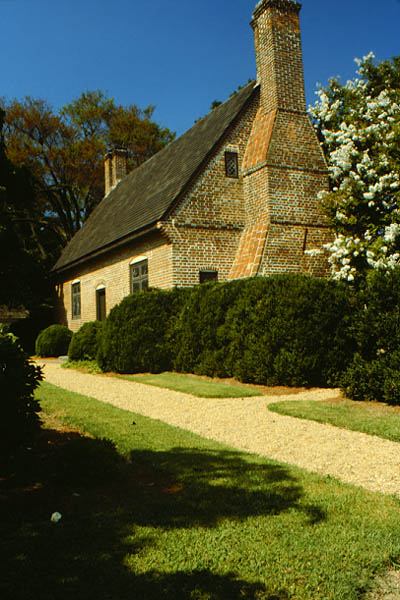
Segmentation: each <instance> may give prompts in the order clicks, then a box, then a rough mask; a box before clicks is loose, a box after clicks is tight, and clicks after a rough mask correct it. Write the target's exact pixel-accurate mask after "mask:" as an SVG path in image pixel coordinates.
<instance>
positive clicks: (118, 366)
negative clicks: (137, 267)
mask: <svg viewBox="0 0 400 600" xmlns="http://www.w3.org/2000/svg"><path fill="white" fill-rule="evenodd" d="M180 298H181V294H180V292H179V291H178V290H170V291H162V290H156V289H149V290H147V291H143V292H138V293H136V294H132V296H127V297H126V298H124V300H122V302H121V303H120V304H118V305H117V306H115V307H114V308H113V309H112V310H111V311H110V314H109V315H108V317H107V320H106V322H105V324H104V331H103V336H102V340H101V344H100V348H99V352H98V355H97V361H98V363H99V366H100V367H101V369H102V370H103V371H116V372H118V373H143V372H150V373H159V372H161V371H167V370H169V369H171V359H172V357H171V350H170V344H169V341H168V331H170V326H169V321H170V319H171V317H172V316H173V314H174V310H176V309H175V308H174V307H175V305H176V303H177V302H178V303H179V301H180Z"/></svg>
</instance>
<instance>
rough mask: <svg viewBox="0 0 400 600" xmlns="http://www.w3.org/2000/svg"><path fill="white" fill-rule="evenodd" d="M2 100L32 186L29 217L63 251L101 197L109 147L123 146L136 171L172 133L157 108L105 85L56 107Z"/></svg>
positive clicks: (10, 138)
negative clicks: (115, 95) (118, 97)
mask: <svg viewBox="0 0 400 600" xmlns="http://www.w3.org/2000/svg"><path fill="white" fill-rule="evenodd" d="M3 104H4V107H5V110H6V117H5V131H4V139H5V143H6V146H7V154H8V158H9V159H10V161H11V162H12V163H13V164H14V165H15V166H16V167H17V168H24V169H26V170H27V172H28V173H29V176H30V177H31V181H32V184H33V188H34V199H33V200H32V202H31V203H30V205H29V210H30V214H29V218H30V219H31V220H32V222H33V223H34V227H36V228H38V229H39V230H42V229H43V228H44V229H45V230H47V231H48V232H50V234H51V235H52V236H53V237H54V238H55V239H56V240H57V246H58V253H59V251H60V249H61V248H62V247H63V246H64V245H65V243H66V242H67V241H68V240H69V239H71V237H72V236H73V235H74V234H75V232H76V231H77V230H78V229H79V228H80V227H81V225H82V223H83V221H84V220H85V219H86V218H87V217H88V216H89V214H90V213H91V211H92V210H93V208H94V207H95V206H96V205H97V204H98V203H99V202H100V200H101V199H102V197H103V193H104V168H103V157H104V154H105V153H106V151H107V150H108V149H110V148H113V147H124V148H125V149H126V150H127V151H128V155H129V163H128V167H129V168H130V169H132V168H135V167H137V166H138V165H140V164H141V163H142V162H144V161H145V160H147V159H148V158H150V157H151V156H152V155H153V154H154V153H155V152H157V151H158V150H160V149H161V148H162V147H163V146H165V145H166V144H168V143H169V142H170V141H171V140H172V139H173V138H174V134H173V133H171V132H170V131H169V130H168V129H167V128H164V127H161V126H159V125H158V124H156V123H155V122H154V121H153V120H152V115H153V112H154V107H153V106H148V107H147V108H145V109H144V110H142V109H139V108H138V107H137V106H136V105H131V106H128V107H122V106H120V105H118V104H116V102H115V101H114V100H113V99H112V98H108V97H107V96H106V95H105V94H103V93H102V92H100V91H89V92H85V93H83V94H82V95H81V96H80V97H79V98H78V99H76V100H75V101H73V102H72V103H70V104H68V105H66V106H65V107H63V108H62V109H61V110H60V111H58V112H55V111H54V109H53V108H52V107H51V106H50V105H49V104H48V103H47V102H45V101H44V100H38V99H34V98H31V97H26V98H25V100H23V101H18V100H14V101H12V102H6V101H3Z"/></svg>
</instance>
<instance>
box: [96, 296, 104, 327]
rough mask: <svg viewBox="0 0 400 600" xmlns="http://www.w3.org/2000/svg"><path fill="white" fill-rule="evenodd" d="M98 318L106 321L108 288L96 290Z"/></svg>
mask: <svg viewBox="0 0 400 600" xmlns="http://www.w3.org/2000/svg"><path fill="white" fill-rule="evenodd" d="M96 319H97V320H98V321H105V319H106V289H105V288H102V289H100V290H96Z"/></svg>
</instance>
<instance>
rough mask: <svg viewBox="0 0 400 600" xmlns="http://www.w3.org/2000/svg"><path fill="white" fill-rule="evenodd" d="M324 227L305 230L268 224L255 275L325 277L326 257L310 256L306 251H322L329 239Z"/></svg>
mask: <svg viewBox="0 0 400 600" xmlns="http://www.w3.org/2000/svg"><path fill="white" fill-rule="evenodd" d="M330 235H331V234H330V232H329V230H328V229H326V228H316V227H312V228H307V227H304V226H303V225H291V224H285V225H280V224H271V225H270V227H269V230H268V235H267V240H266V243H265V247H264V252H263V256H262V259H261V264H260V268H259V271H258V274H259V275H261V276H264V277H266V276H268V275H272V274H274V273H298V272H301V273H306V274H308V275H313V276H314V277H327V276H328V275H329V265H328V262H327V259H326V255H324V254H321V255H319V256H313V257H312V256H309V255H307V254H305V250H311V249H315V248H321V247H322V245H323V244H324V243H326V242H328V241H329V240H330Z"/></svg>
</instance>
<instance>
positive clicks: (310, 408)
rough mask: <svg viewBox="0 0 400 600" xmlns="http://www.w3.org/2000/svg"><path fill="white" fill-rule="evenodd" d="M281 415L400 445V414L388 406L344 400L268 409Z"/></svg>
mask: <svg viewBox="0 0 400 600" xmlns="http://www.w3.org/2000/svg"><path fill="white" fill-rule="evenodd" d="M268 408H269V410H272V411H274V412H277V413H279V414H281V415H288V416H290V417H298V418H300V419H309V420H311V421H317V422H318V423H329V424H330V425H335V426H336V427H341V428H342V429H350V430H352V431H361V432H363V433H369V434H370V435H376V436H378V437H381V438H385V439H387V440H392V441H394V442H400V412H397V411H395V410H394V409H393V407H390V406H386V405H378V404H375V403H374V404H371V403H368V402H360V403H359V404H358V405H356V404H355V403H354V402H352V403H350V402H346V401H343V402H342V403H340V404H336V403H332V404H330V403H328V402H319V401H313V400H285V401H282V402H275V403H274V404H270V405H269V406H268Z"/></svg>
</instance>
